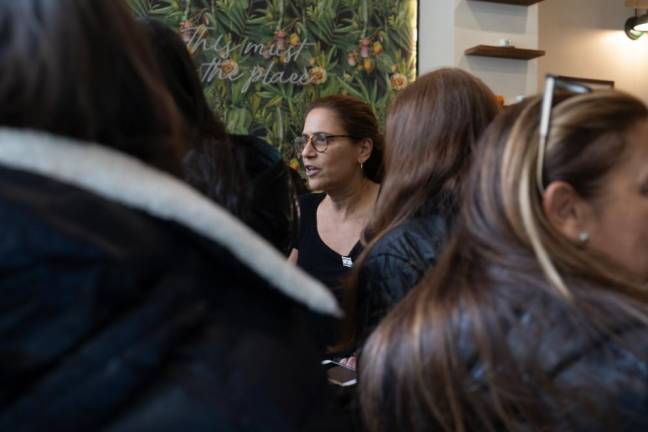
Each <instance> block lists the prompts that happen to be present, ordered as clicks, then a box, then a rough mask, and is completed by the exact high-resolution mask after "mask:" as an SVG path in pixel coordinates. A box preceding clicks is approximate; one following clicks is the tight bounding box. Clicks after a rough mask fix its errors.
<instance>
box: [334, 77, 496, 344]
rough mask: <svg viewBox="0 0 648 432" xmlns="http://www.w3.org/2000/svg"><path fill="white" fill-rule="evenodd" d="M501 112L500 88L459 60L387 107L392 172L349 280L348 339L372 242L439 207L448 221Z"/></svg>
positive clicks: (388, 173) (352, 334)
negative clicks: (460, 66) (483, 139)
mask: <svg viewBox="0 0 648 432" xmlns="http://www.w3.org/2000/svg"><path fill="white" fill-rule="evenodd" d="M498 112H499V105H498V103H497V99H496V97H495V95H494V94H493V92H492V91H491V90H490V89H489V88H488V87H487V86H486V85H485V84H484V83H483V82H482V81H481V80H480V79H479V78H477V77H475V76H473V75H471V74H470V73H468V72H465V71H463V70H461V69H456V68H443V69H439V70H436V71H434V72H430V73H427V74H425V75H423V76H421V77H419V78H418V79H417V80H416V81H414V83H412V84H410V85H409V86H408V87H406V88H405V89H404V90H403V91H402V92H401V93H400V94H399V95H398V96H397V97H396V99H395V100H394V101H393V103H392V105H391V106H390V108H389V113H388V115H387V126H386V138H385V152H384V159H385V177H384V179H383V183H382V185H381V190H380V195H379V196H378V201H377V202H376V208H375V211H374V213H373V216H372V218H371V219H370V220H369V223H368V225H367V228H366V230H365V234H366V235H365V238H364V239H363V240H364V241H365V243H366V247H365V250H364V251H363V252H362V254H361V255H360V257H358V259H357V260H356V263H355V265H354V270H353V273H352V274H351V276H350V277H349V280H348V286H349V290H348V300H347V305H346V306H347V307H346V309H345V310H348V311H349V313H348V316H347V317H346V318H345V324H344V334H345V340H346V341H347V344H351V343H352V342H353V339H354V337H355V336H356V335H355V332H356V329H355V321H356V315H355V312H356V307H357V306H356V304H357V296H358V292H357V289H358V288H357V287H358V281H359V274H360V272H361V271H362V267H363V265H364V262H365V260H366V259H367V257H368V256H369V254H370V253H371V251H372V249H373V248H374V246H375V245H376V243H378V242H379V241H380V239H381V238H383V237H384V236H385V235H386V234H387V233H388V232H390V231H391V230H392V229H394V228H395V227H397V226H398V225H400V224H402V223H404V222H406V221H407V220H408V219H409V218H411V217H414V216H421V215H422V214H425V213H429V212H435V213H437V214H440V215H442V216H443V217H444V218H446V219H448V221H450V219H453V218H454V216H455V214H456V210H457V208H458V206H459V200H460V196H461V188H462V186H463V183H464V180H465V177H466V175H467V172H468V169H469V168H470V164H471V162H472V157H473V153H474V150H475V147H476V145H477V141H478V139H479V137H480V136H481V134H482V133H483V132H484V130H486V127H487V126H488V125H489V124H490V122H491V121H492V120H493V119H494V118H495V116H496V115H497V113H498Z"/></svg>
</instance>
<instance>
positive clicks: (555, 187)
mask: <svg viewBox="0 0 648 432" xmlns="http://www.w3.org/2000/svg"><path fill="white" fill-rule="evenodd" d="M542 207H543V209H544V212H545V215H546V216H547V220H549V223H550V224H551V226H552V227H553V228H554V229H555V230H556V231H558V232H559V233H561V234H562V235H564V236H565V237H566V238H568V239H569V240H571V241H573V242H578V241H582V239H580V236H581V235H582V233H583V232H587V231H588V227H589V224H590V222H591V217H592V208H591V205H590V204H589V203H588V202H587V201H585V200H584V199H583V198H581V197H580V195H578V193H576V191H575V190H574V188H573V187H572V186H571V185H570V184H569V183H567V182H564V181H553V182H551V183H550V184H549V186H547V188H546V189H545V192H544V195H543V196H542Z"/></svg>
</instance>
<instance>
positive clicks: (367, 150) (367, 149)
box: [358, 138, 373, 164]
mask: <svg viewBox="0 0 648 432" xmlns="http://www.w3.org/2000/svg"><path fill="white" fill-rule="evenodd" d="M372 151H373V140H372V139H371V138H362V139H361V140H360V142H359V143H358V163H361V164H362V163H365V162H367V159H369V157H370V156H371V152H372Z"/></svg>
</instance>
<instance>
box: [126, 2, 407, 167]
mask: <svg viewBox="0 0 648 432" xmlns="http://www.w3.org/2000/svg"><path fill="white" fill-rule="evenodd" d="M129 2H130V4H131V7H132V8H133V10H134V11H135V13H136V14H137V15H140V16H142V15H148V16H152V17H155V18H158V19H160V20H162V21H163V22H165V23H166V24H168V25H170V26H172V27H173V28H176V29H177V30H178V32H179V33H180V34H181V35H182V37H183V39H184V41H185V42H186V44H187V47H188V49H189V50H190V52H191V53H192V55H193V56H194V59H195V62H196V67H197V68H198V71H199V74H200V77H201V79H202V81H203V84H204V86H205V94H206V96H207V99H208V101H209V103H210V105H211V106H212V108H213V109H214V110H215V111H216V112H217V113H219V115H220V116H221V118H222V119H223V120H224V121H225V123H226V124H227V126H228V129H229V130H230V132H233V133H243V134H246V133H250V134H254V135H257V136H261V137H263V138H265V139H266V140H267V141H268V142H269V143H271V144H272V145H274V146H275V147H277V148H278V149H279V150H280V151H281V152H282V154H283V155H284V157H285V158H286V160H290V161H291V164H296V160H294V157H295V154H294V150H293V147H292V144H291V143H292V140H293V139H294V137H295V136H297V135H299V134H300V133H301V128H302V125H303V121H304V111H305V109H306V107H307V106H308V104H309V103H310V102H311V101H312V100H314V99H316V98H318V97H321V96H327V95H332V94H348V95H352V96H357V97H359V98H361V99H363V100H365V101H367V102H368V103H369V104H370V105H371V106H372V107H373V108H374V110H375V112H376V114H377V115H378V117H379V119H380V122H381V124H384V121H383V120H384V116H385V111H386V109H387V107H388V105H389V102H390V100H391V98H392V97H393V96H394V94H395V93H396V92H398V91H399V90H401V89H402V88H404V87H405V86H406V85H407V84H408V83H409V82H411V81H412V80H413V79H414V78H415V75H416V36H415V35H416V19H417V17H416V13H417V1H416V0H129Z"/></svg>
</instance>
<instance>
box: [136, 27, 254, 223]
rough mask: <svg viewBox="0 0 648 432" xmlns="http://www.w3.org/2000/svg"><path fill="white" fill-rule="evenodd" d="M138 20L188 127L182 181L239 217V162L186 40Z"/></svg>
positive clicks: (241, 192) (242, 180) (241, 202)
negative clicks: (187, 147) (187, 142)
mask: <svg viewBox="0 0 648 432" xmlns="http://www.w3.org/2000/svg"><path fill="white" fill-rule="evenodd" d="M140 22H141V23H142V24H143V25H144V27H145V28H146V30H147V31H148V33H149V36H150V39H151V42H152V45H153V53H154V55H155V57H156V59H157V62H158V64H159V67H160V69H161V72H162V76H163V77H164V80H165V83H166V86H167V88H168V89H169V91H170V92H171V95H172V96H173V98H174V100H175V102H176V104H177V106H178V108H179V109H180V112H181V113H182V115H183V117H184V119H185V121H186V124H187V126H188V128H189V129H190V130H191V151H190V152H189V154H188V155H187V156H186V157H185V163H184V168H185V178H186V180H187V182H188V183H190V184H191V185H192V186H194V187H196V188H197V189H198V190H200V191H201V192H203V193H204V194H205V195H207V196H208V197H210V198H211V199H213V200H214V201H215V202H217V203H219V204H220V205H222V206H223V207H225V208H227V209H228V210H229V211H230V212H231V213H233V214H235V215H237V216H239V217H243V216H244V213H245V212H246V207H247V205H246V204H247V203H246V199H245V194H244V191H245V189H246V188H245V180H246V178H245V176H244V175H243V172H244V170H243V163H242V160H241V158H240V155H239V154H237V153H235V152H234V148H233V143H232V141H231V139H230V137H229V136H228V134H227V131H226V129H225V125H224V124H223V123H222V122H221V121H220V120H219V119H218V117H217V116H216V115H215V113H214V112H213V111H212V110H211V109H210V107H209V105H208V103H207V100H206V98H205V95H204V92H203V87H202V84H201V82H200V78H199V76H198V72H197V70H196V67H195V65H194V63H193V61H192V59H191V56H190V54H189V51H188V50H187V47H186V45H185V43H184V42H183V40H182V38H181V37H180V35H178V34H177V33H176V32H175V31H173V30H172V29H171V28H169V27H167V26H166V25H164V24H163V23H161V22H159V21H156V20H154V19H150V18H143V19H140Z"/></svg>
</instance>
